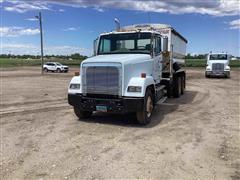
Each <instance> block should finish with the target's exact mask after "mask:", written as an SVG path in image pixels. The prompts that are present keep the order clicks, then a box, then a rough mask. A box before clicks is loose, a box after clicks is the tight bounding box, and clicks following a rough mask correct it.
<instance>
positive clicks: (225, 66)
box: [205, 53, 230, 78]
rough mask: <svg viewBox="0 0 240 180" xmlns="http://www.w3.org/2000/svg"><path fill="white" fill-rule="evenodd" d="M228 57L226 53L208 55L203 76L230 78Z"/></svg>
mask: <svg viewBox="0 0 240 180" xmlns="http://www.w3.org/2000/svg"><path fill="white" fill-rule="evenodd" d="M229 62H230V55H228V54H227V53H210V54H208V56H207V67H206V71H205V76H206V77H207V78H209V77H211V76H223V77H226V78H229V77H230V66H229Z"/></svg>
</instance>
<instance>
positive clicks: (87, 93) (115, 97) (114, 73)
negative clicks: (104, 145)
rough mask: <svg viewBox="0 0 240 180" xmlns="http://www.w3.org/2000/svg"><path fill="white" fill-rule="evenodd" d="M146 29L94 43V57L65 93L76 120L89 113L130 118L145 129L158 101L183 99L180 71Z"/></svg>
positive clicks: (163, 43)
mask: <svg viewBox="0 0 240 180" xmlns="http://www.w3.org/2000/svg"><path fill="white" fill-rule="evenodd" d="M149 27H150V28H146V26H143V28H142V29H141V28H139V26H138V28H137V29H136V28H135V29H133V30H132V29H129V28H126V29H124V28H123V29H120V30H118V31H113V32H109V33H104V34H101V35H100V36H99V38H98V39H97V40H96V41H95V42H94V56H93V57H90V58H88V59H86V60H84V61H83V62H82V63H81V66H80V75H79V76H75V77H73V78H72V80H71V82H70V85H69V90H68V102H69V104H70V105H72V106H73V107H74V112H75V114H76V115H77V116H78V117H79V119H82V118H88V117H90V116H91V114H92V112H94V111H101V112H117V113H129V112H132V113H136V117H137V120H138V122H139V123H140V124H148V123H149V122H150V121H151V116H152V112H153V109H154V106H155V105H156V103H157V102H158V101H160V100H162V101H163V100H164V99H166V97H167V96H169V97H171V96H174V97H179V96H180V95H181V94H183V91H184V88H185V71H183V70H180V66H179V65H177V63H176V62H175V63H174V62H173V60H172V56H173V53H171V52H169V50H168V45H169V44H168V43H169V39H168V38H167V37H164V36H163V35H162V34H161V33H160V32H159V31H156V30H154V29H153V28H151V26H149ZM170 30H171V29H170ZM178 44H179V43H178ZM170 59H171V60H170Z"/></svg>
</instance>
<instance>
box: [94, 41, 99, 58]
mask: <svg viewBox="0 0 240 180" xmlns="http://www.w3.org/2000/svg"><path fill="white" fill-rule="evenodd" d="M97 46H98V38H97V39H95V40H94V42H93V55H94V56H96V55H97Z"/></svg>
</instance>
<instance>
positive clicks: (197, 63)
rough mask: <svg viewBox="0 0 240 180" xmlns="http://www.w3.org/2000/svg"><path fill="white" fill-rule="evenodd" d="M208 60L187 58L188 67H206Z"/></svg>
mask: <svg viewBox="0 0 240 180" xmlns="http://www.w3.org/2000/svg"><path fill="white" fill-rule="evenodd" d="M206 64H207V60H205V59H186V60H185V66H186V67H206Z"/></svg>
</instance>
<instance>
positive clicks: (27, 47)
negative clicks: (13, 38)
mask: <svg viewBox="0 0 240 180" xmlns="http://www.w3.org/2000/svg"><path fill="white" fill-rule="evenodd" d="M1 51H2V52H1V53H2V54H9V53H11V54H15V55H23V54H30V55H40V46H37V45H34V44H18V43H10V44H9V43H3V44H2V50H1ZM74 53H80V54H82V55H86V56H90V55H92V50H89V49H86V48H82V47H77V46H64V45H63V46H44V54H45V55H52V54H54V55H71V54H74Z"/></svg>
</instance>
